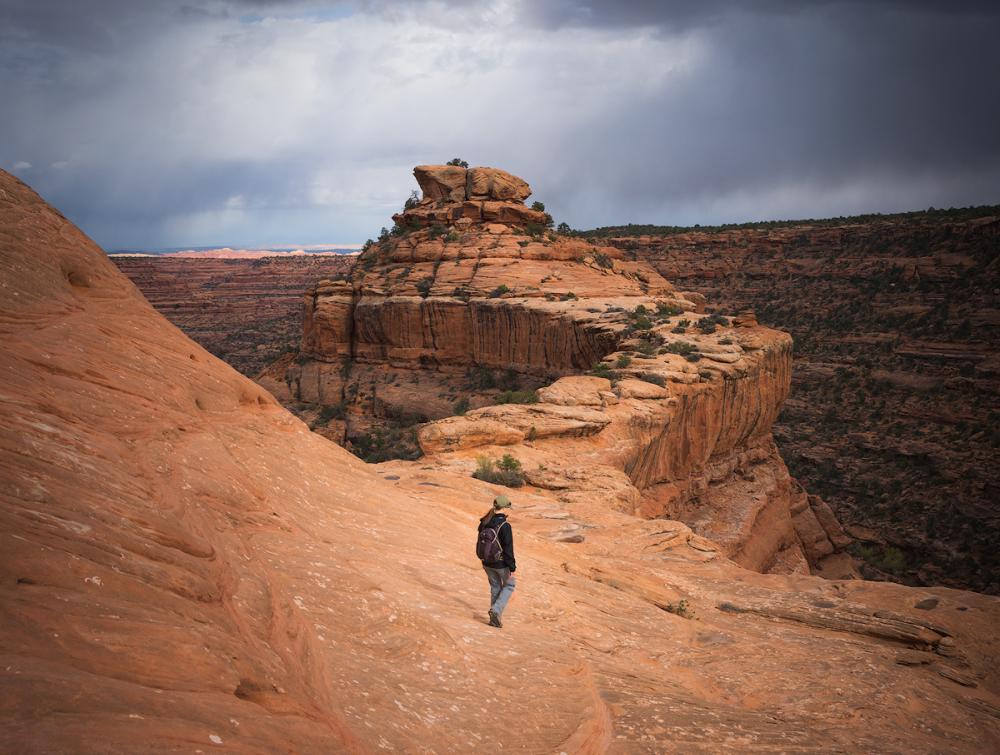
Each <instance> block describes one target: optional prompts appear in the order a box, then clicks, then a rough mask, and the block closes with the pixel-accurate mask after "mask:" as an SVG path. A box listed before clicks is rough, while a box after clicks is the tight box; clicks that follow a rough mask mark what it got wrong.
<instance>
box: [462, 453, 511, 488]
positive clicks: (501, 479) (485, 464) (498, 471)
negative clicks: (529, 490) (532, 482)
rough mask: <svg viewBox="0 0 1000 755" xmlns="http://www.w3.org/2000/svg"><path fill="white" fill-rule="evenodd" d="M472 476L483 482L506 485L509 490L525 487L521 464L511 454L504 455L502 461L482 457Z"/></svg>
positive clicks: (479, 458) (477, 460)
mask: <svg viewBox="0 0 1000 755" xmlns="http://www.w3.org/2000/svg"><path fill="white" fill-rule="evenodd" d="M472 476H473V477H475V478H476V479H477V480H482V481H483V482H491V483H493V484H494V485H506V486H507V487H508V488H519V487H521V486H522V485H524V470H523V469H522V468H521V462H520V461H518V460H517V459H515V458H514V457H513V456H512V455H511V454H504V455H503V457H502V458H500V459H491V458H490V457H488V456H480V457H478V458H477V459H476V471H475V472H473V473H472Z"/></svg>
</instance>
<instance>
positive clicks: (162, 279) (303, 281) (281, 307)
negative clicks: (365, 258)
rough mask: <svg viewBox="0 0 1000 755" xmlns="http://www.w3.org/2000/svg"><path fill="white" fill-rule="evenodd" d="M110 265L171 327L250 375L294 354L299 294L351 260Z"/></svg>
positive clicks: (136, 259)
mask: <svg viewBox="0 0 1000 755" xmlns="http://www.w3.org/2000/svg"><path fill="white" fill-rule="evenodd" d="M111 259H112V261H113V262H114V263H115V265H117V266H118V269H119V270H121V271H122V272H123V273H125V275H127V276H128V277H129V278H130V279H131V280H132V282H133V283H134V284H135V285H136V286H138V287H139V290H140V291H142V294H143V296H145V297H146V299H148V300H149V302H150V303H151V304H152V305H153V306H154V307H156V309H157V310H159V311H160V312H161V313H162V314H163V315H164V316H165V317H166V318H167V319H169V320H170V322H172V323H173V324H174V325H176V326H177V327H179V328H180V329H181V330H183V331H184V332H185V333H186V334H187V335H189V336H190V337H191V338H193V339H194V340H195V341H197V342H198V343H200V344H201V345H202V346H204V347H205V348H206V349H208V350H209V351H210V352H211V353H212V354H214V355H215V356H217V357H219V358H220V359H224V360H225V361H226V362H228V363H229V364H231V365H232V366H233V367H235V368H236V369H238V370H239V371H240V372H242V373H243V374H244V375H249V376H250V377H253V376H254V375H256V374H257V373H258V372H260V370H262V369H263V368H264V367H265V366H266V365H268V364H270V363H272V362H273V361H274V360H275V359H277V358H278V357H279V356H280V355H281V354H284V353H286V352H291V351H297V350H298V348H299V342H300V340H301V336H302V303H301V301H302V292H303V291H305V290H306V289H307V288H309V287H310V286H313V285H315V283H316V281H317V280H320V279H321V278H333V277H335V276H337V275H342V274H345V273H346V272H347V271H348V270H350V268H351V265H353V263H354V257H353V256H328V255H295V256H285V257H279V256H274V257H264V258H261V259H191V258H184V257H178V256H169V257H154V256H148V257H147V256H142V257H140V256H133V257H128V256H115V257H112V258H111Z"/></svg>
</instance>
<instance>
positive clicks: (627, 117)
mask: <svg viewBox="0 0 1000 755" xmlns="http://www.w3.org/2000/svg"><path fill="white" fill-rule="evenodd" d="M998 36H1000V10H998V7H997V6H996V4H995V3H980V2H952V3H936V2H929V1H926V2H925V1H923V0H914V1H912V2H903V1H902V0H882V1H880V2H879V1H876V2H864V3H862V2H842V1H841V2H838V1H835V0H828V1H824V0H814V1H813V2H783V1H779V0H762V1H761V2H756V3H748V2H732V1H727V0H702V1H700V2H695V0H685V1H682V2H651V1H650V2H621V1H613V0H589V1H585V0H555V1H553V2H528V1H527V0H525V2H521V3H505V4H502V5H494V4H489V3H478V2H471V0H470V1H468V2H465V1H462V0H451V1H450V2H443V1H442V0H434V1H428V2H421V1H419V0H413V2H387V1H386V2H383V1H380V0H368V1H367V2H329V1H327V0H284V1H282V0H178V1H176V2H166V1H165V0H163V1H157V0H147V1H146V2H135V1H134V0H89V1H88V2H79V1H78V0H72V1H71V0H0V93H2V96H3V101H4V103H5V111H6V112H5V117H4V118H3V119H2V120H0V167H4V168H5V169H8V170H10V169H15V170H16V172H18V174H19V175H21V176H22V177H23V178H25V179H26V180H28V181H29V182H30V183H32V184H33V185H35V186H36V187H37V188H39V189H40V190H42V191H43V193H44V194H45V195H46V197H47V198H49V199H51V200H52V201H53V202H55V203H56V204H57V205H59V206H60V207H61V208H62V209H63V210H64V211H66V212H67V214H68V215H69V216H70V217H71V218H73V219H74V220H77V221H78V222H80V223H81V225H82V226H83V227H84V229H85V230H88V231H90V232H91V233H92V234H93V235H95V236H96V237H97V239H98V240H99V241H101V242H103V243H105V244H106V245H109V246H125V245H146V246H156V245H164V246H173V245H179V244H183V243H192V244H195V243H220V242H240V243H251V242H254V241H256V242H259V243H269V242H277V241H290V240H293V239H295V240H300V241H303V242H308V241H325V240H340V241H348V240H352V239H363V238H365V237H366V236H370V235H374V234H375V233H376V232H377V229H378V227H379V226H381V225H383V224H385V223H386V222H387V218H388V214H389V213H390V212H391V210H392V209H393V207H394V205H395V204H396V203H397V202H398V200H399V198H400V197H405V195H406V193H407V192H408V190H409V187H410V186H411V185H412V180H411V179H410V178H409V175H408V174H409V167H410V166H412V165H413V164H416V163H419V162H428V161H435V160H443V159H447V158H449V157H452V156H454V155H456V154H461V155H462V156H464V157H466V158H467V159H469V160H470V161H471V162H473V163H477V164H495V165H499V166H501V167H507V168H508V169H511V170H514V171H515V172H519V173H521V174H522V175H524V176H525V177H526V178H527V179H528V180H529V181H531V183H532V185H533V187H534V188H535V190H536V196H537V197H538V198H540V199H543V200H544V201H546V203H547V204H548V205H549V207H550V209H553V210H555V214H556V215H557V217H558V219H560V220H567V221H568V222H570V223H571V224H572V225H574V226H577V227H589V226H593V225H599V224H606V223H613V222H628V221H634V222H663V223H694V222H702V223H705V222H721V221H738V220H744V219H752V218H764V217H779V216H784V217H787V216H823V215H831V214H832V215H837V214H841V213H849V212H863V211H889V210H899V209H914V208H919V207H922V206H926V205H928V204H934V205H937V206H941V205H944V206H948V205H960V204H972V203H992V202H998V201H1000V196H998V193H997V188H996V187H997V186H1000V146H998V140H997V139H996V138H995V136H994V131H995V124H996V123H997V121H998V117H1000V103H998V92H1000V59H998V53H997V51H996V47H997V45H996V43H995V40H996V39H997V38H998ZM237 237H238V238H237ZM331 237H335V239H333V238H331Z"/></svg>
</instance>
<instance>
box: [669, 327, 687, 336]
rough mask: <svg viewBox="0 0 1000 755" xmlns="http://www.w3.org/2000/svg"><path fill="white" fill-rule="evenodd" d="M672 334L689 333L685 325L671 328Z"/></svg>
mask: <svg viewBox="0 0 1000 755" xmlns="http://www.w3.org/2000/svg"><path fill="white" fill-rule="evenodd" d="M670 332H671V333H678V334H679V333H687V328H685V327H684V326H683V325H677V326H675V327H673V328H671V329H670Z"/></svg>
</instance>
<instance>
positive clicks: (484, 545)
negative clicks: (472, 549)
mask: <svg viewBox="0 0 1000 755" xmlns="http://www.w3.org/2000/svg"><path fill="white" fill-rule="evenodd" d="M505 524H507V520H506V519H505V520H504V521H502V522H501V523H500V526H498V527H480V528H479V539H478V540H476V555H477V556H478V557H479V560H480V561H482V562H483V563H496V562H497V561H503V548H501V547H500V527H503V526H504V525H505Z"/></svg>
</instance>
